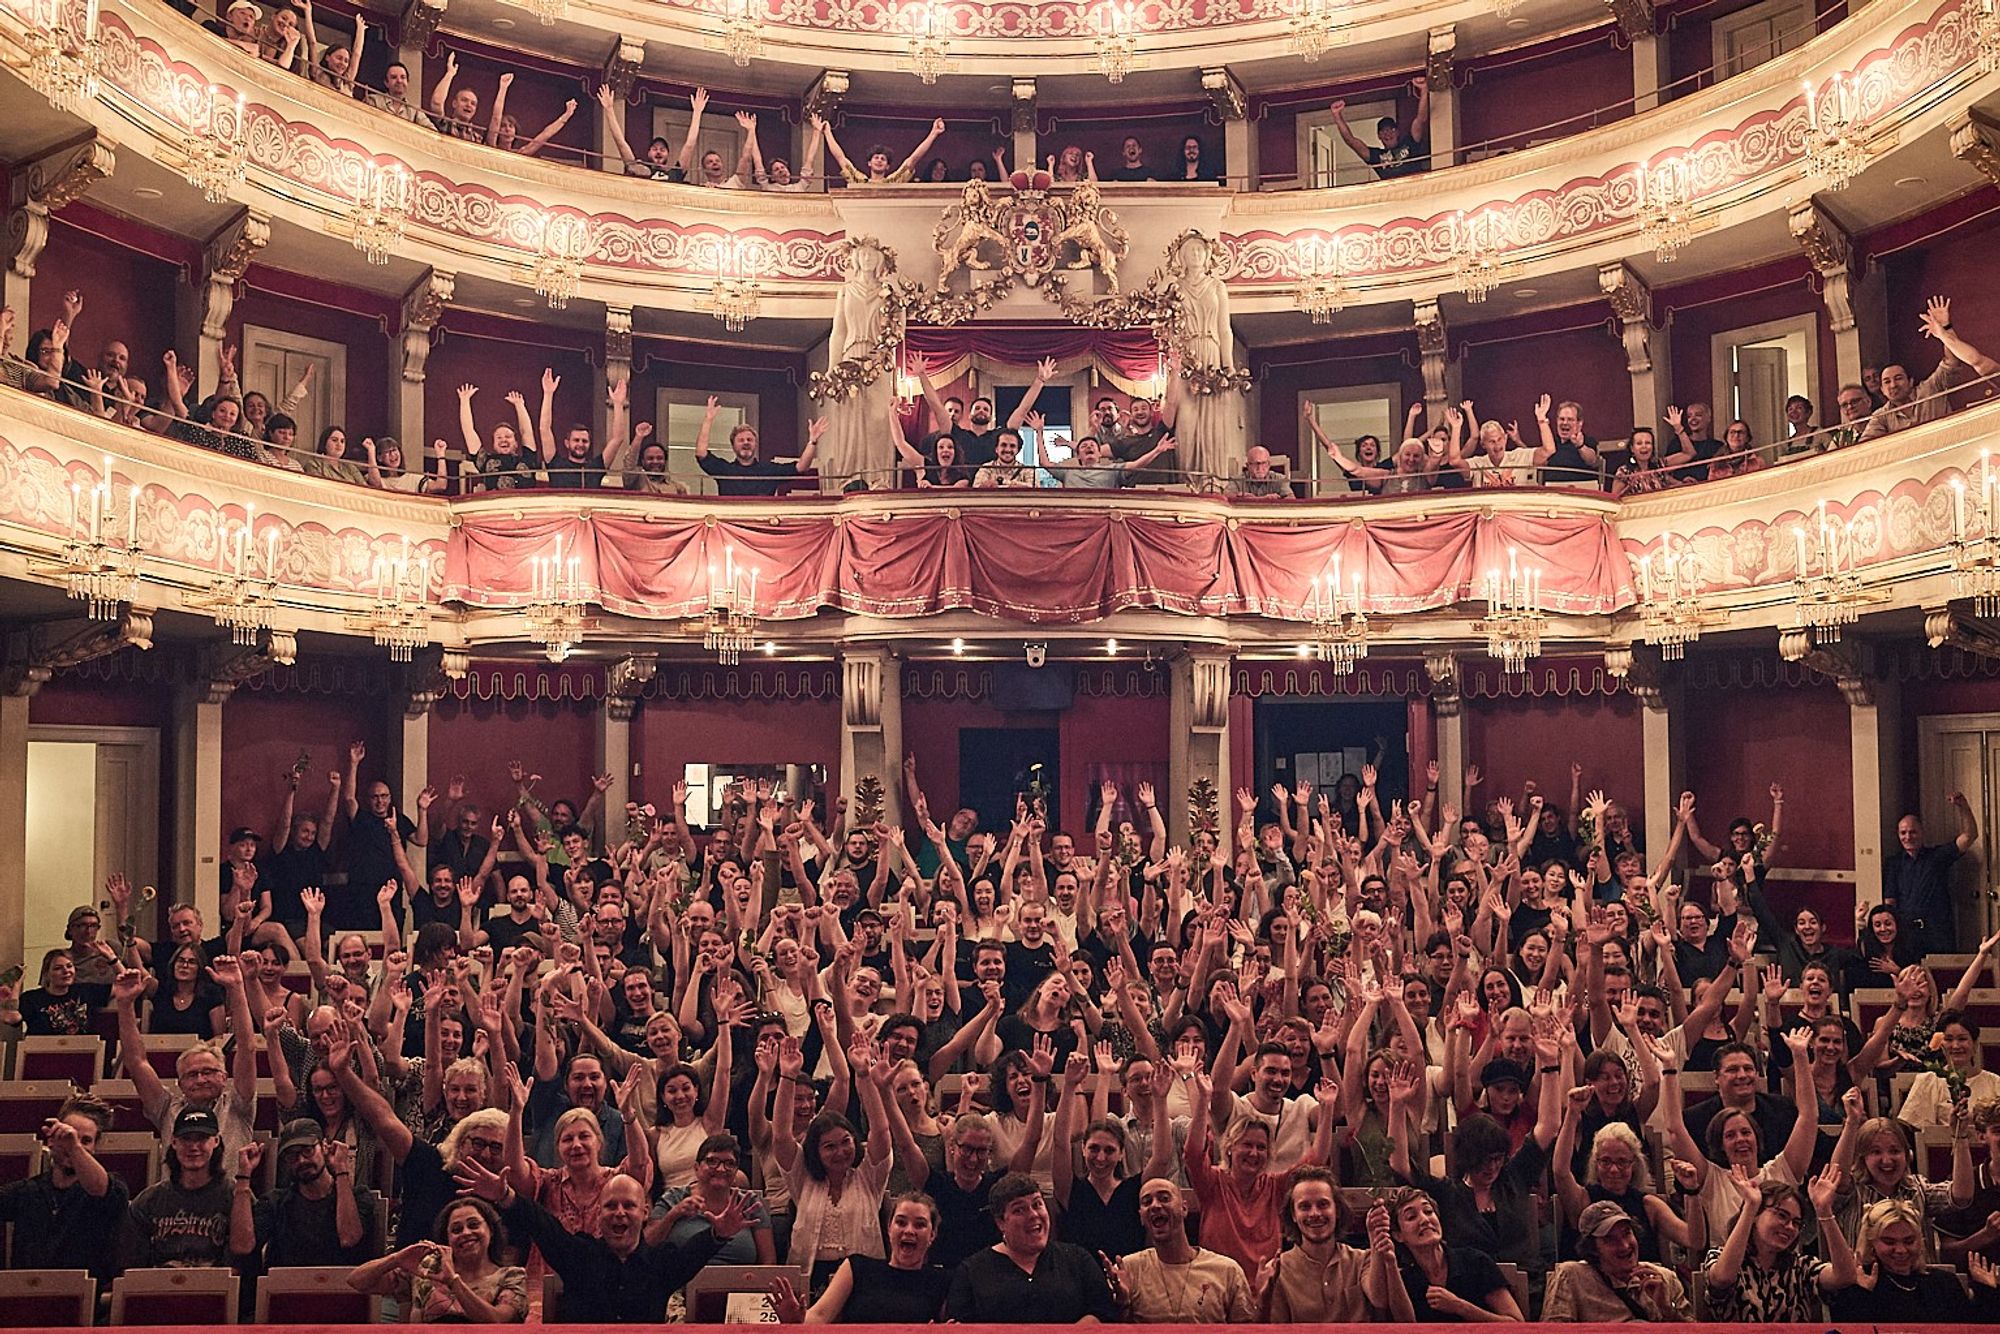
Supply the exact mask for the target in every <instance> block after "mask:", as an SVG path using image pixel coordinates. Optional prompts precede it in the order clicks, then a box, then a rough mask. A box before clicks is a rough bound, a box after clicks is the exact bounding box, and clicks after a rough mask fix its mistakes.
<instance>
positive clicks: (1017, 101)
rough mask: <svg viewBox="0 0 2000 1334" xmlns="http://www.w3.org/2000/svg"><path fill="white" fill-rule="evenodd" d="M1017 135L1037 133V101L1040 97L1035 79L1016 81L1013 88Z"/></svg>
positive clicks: (1014, 128) (1014, 123)
mask: <svg viewBox="0 0 2000 1334" xmlns="http://www.w3.org/2000/svg"><path fill="white" fill-rule="evenodd" d="M1011 91H1012V94H1013V98H1012V104H1013V108H1014V116H1013V130H1014V133H1015V134H1033V133H1034V132H1035V100H1036V98H1037V97H1038V96H1039V95H1040V94H1039V91H1038V90H1037V88H1036V86H1035V81H1034V80H1033V79H1016V80H1014V84H1013V88H1012V90H1011Z"/></svg>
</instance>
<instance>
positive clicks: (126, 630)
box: [0, 604, 153, 698]
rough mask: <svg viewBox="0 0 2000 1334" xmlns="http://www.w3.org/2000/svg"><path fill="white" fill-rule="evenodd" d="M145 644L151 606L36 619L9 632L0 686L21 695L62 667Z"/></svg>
mask: <svg viewBox="0 0 2000 1334" xmlns="http://www.w3.org/2000/svg"><path fill="white" fill-rule="evenodd" d="M151 647H153V609H152V608H151V607H136V606H132V605H130V604H127V605H125V606H122V607H120V608H119V609H118V619H117V620H115V621H108V622H107V621H86V620H83V619H82V618H80V617H79V618H76V619H72V620H66V621H56V622H53V623H51V624H48V625H38V626H35V627H33V628H32V629H28V630H23V631H19V632H17V633H16V634H14V635H12V636H11V637H10V638H9V641H8V644H7V658H6V661H5V662H4V663H0V691H4V692H5V693H6V694H9V695H12V696H14V697H16V698H26V697H29V696H32V695H33V694H34V693H35V692H36V691H38V690H40V689H41V688H42V687H43V686H44V685H46V684H48V682H49V678H51V677H53V676H54V675H55V674H56V673H57V672H59V671H62V670H63V669H64V668H66V667H77V666H81V665H82V664H84V663H87V662H95V661H96V660H97V659H99V658H108V657H110V656H111V655H112V654H114V653H119V652H122V651H124V650H125V649H128V648H136V649H138V650H140V651H141V652H144V651H145V650H147V649H150V648H151Z"/></svg>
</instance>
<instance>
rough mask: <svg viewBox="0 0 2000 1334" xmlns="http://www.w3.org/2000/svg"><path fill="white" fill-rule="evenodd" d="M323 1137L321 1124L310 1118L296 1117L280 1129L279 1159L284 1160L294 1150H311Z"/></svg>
mask: <svg viewBox="0 0 2000 1334" xmlns="http://www.w3.org/2000/svg"><path fill="white" fill-rule="evenodd" d="M323 1135H324V1132H322V1131H321V1130H320V1128H319V1122H317V1121H315V1120H313V1119H312V1118H310V1117H305V1116H300V1117H295V1118H293V1119H292V1120H290V1121H287V1122H285V1124H284V1125H283V1126H281V1127H279V1129H278V1157H279V1158H283V1157H284V1156H285V1155H286V1154H287V1153H288V1152H290V1151H291V1150H293V1149H310V1148H311V1147H312V1146H313V1145H315V1144H317V1143H319V1142H320V1140H321V1138H323Z"/></svg>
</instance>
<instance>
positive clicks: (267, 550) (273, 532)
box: [264, 527, 278, 582]
mask: <svg viewBox="0 0 2000 1334" xmlns="http://www.w3.org/2000/svg"><path fill="white" fill-rule="evenodd" d="M264 577H265V578H267V579H270V580H272V581H273V582H276V580H277V578H278V530H277V529H276V528H275V527H272V528H267V529H265V530H264Z"/></svg>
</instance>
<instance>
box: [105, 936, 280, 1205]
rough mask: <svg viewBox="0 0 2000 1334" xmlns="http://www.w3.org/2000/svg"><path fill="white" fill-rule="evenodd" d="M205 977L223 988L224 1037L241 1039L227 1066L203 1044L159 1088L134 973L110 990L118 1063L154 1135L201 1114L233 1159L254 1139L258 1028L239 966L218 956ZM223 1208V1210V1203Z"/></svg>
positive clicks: (140, 976) (141, 986)
mask: <svg viewBox="0 0 2000 1334" xmlns="http://www.w3.org/2000/svg"><path fill="white" fill-rule="evenodd" d="M208 971H209V976H210V977H212V978H213V979H214V980H215V981H216V982H217V983H218V984H220V985H221V987H222V994H223V1000H224V1007H225V1010H226V1012H227V1014H228V1018H229V1031H230V1032H231V1033H235V1034H239V1035H241V1038H242V1040H241V1041H239V1042H237V1043H235V1044H234V1047H233V1049H232V1050H231V1052H230V1057H229V1063H228V1064H227V1065H225V1064H224V1062H223V1058H222V1052H223V1048H222V1046H221V1044H219V1043H209V1042H204V1043H201V1044H200V1045H198V1046H193V1047H189V1048H188V1049H187V1050H185V1051H183V1052H182V1053H181V1054H180V1057H179V1059H178V1060H177V1061H175V1063H174V1086H173V1087H172V1088H169V1087H167V1085H166V1084H164V1083H162V1082H161V1080H160V1076H159V1074H158V1073H157V1072H156V1071H155V1070H154V1069H153V1063H152V1062H151V1061H150V1060H148V1059H147V1056H146V1038H145V1035H144V1034H142V1033H141V1032H140V1031H139V1019H138V1013H137V1010H136V1006H137V1005H138V1001H139V997H140V996H141V995H143V994H144V992H145V989H146V974H144V973H142V972H140V971H139V970H138V969H136V968H128V969H126V970H125V971H124V972H122V973H120V974H118V977H117V979H116V980H115V981H114V982H112V984H111V1003H112V1006H113V1008H114V1009H116V1010H117V1012H118V1060H119V1064H120V1065H121V1066H122V1067H123V1068H124V1071H125V1077H126V1078H127V1079H129V1080H131V1081H132V1084H133V1087H134V1088H135V1090H136V1091H137V1092H138V1094H139V1105H140V1106H141V1107H143V1108H145V1110H146V1119H147V1120H149V1121H151V1122H152V1123H153V1128H154V1129H155V1130H157V1131H159V1132H160V1134H162V1135H165V1134H166V1133H167V1131H168V1128H169V1127H170V1126H172V1125H174V1124H175V1122H176V1119H177V1118H178V1117H179V1116H180V1114H181V1113H182V1112H183V1111H186V1110H200V1111H204V1112H207V1113H209V1114H210V1115H211V1116H213V1117H215V1118H217V1119H219V1121H220V1123H221V1131H220V1133H221V1135H222V1137H223V1140H224V1141H225V1145H226V1149H227V1151H228V1152H230V1153H234V1152H235V1151H236V1150H238V1149H240V1148H242V1147H243V1146H244V1145H245V1144H248V1143H249V1142H250V1140H251V1139H252V1138H254V1136H255V1129H254V1125H255V1122H256V1117H257V1053H256V1050H255V1044H254V1043H253V1042H251V1041H250V1037H251V1035H252V1034H254V1033H256V1032H257V1025H256V1023H255V1021H253V1020H252V1019H251V1017H250V999H249V995H248V993H247V992H246V990H245V988H244V985H243V964H242V961H241V960H239V959H237V958H235V957H234V956H233V955H227V954H224V955H219V956H217V957H216V959H215V961H214V962H213V963H211V964H210V965H209V969H208ZM223 1203H224V1205H225V1207H226V1206H227V1204H228V1201H227V1200H226V1199H225V1200H224V1201H223ZM225 1211H226V1208H225Z"/></svg>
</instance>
